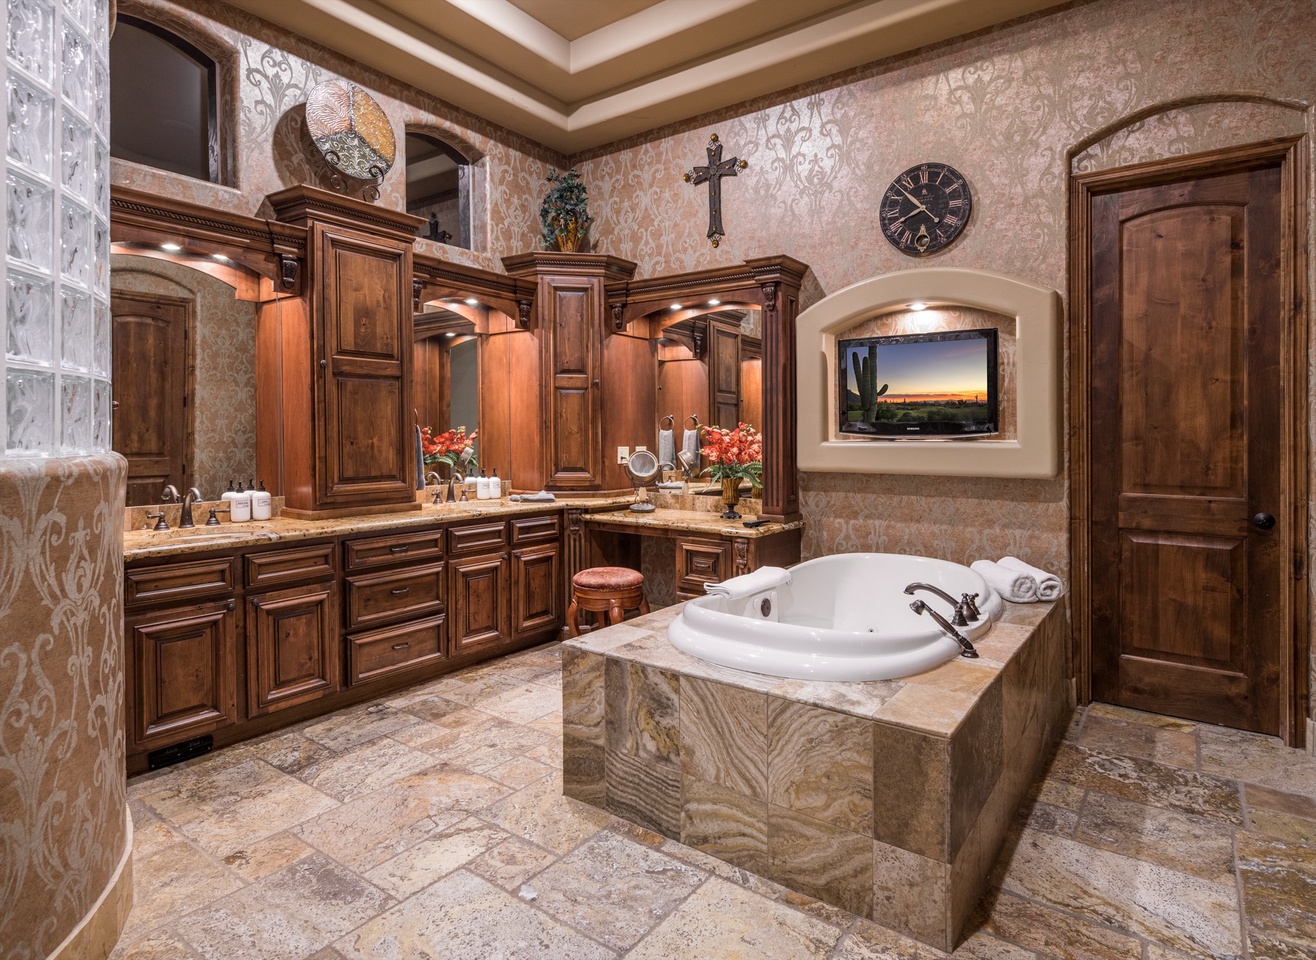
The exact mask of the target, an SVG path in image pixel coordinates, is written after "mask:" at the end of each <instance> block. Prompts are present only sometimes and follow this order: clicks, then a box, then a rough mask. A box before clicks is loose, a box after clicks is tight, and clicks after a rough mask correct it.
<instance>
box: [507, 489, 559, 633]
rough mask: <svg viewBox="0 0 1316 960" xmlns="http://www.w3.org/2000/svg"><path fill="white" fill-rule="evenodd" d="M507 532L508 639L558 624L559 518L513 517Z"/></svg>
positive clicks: (557, 627) (554, 516) (550, 629)
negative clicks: (510, 610) (508, 572)
mask: <svg viewBox="0 0 1316 960" xmlns="http://www.w3.org/2000/svg"><path fill="white" fill-rule="evenodd" d="M508 525H509V528H510V533H511V561H512V566H511V576H512V639H513V640H524V639H526V638H527V637H530V636H534V635H535V634H543V633H544V632H545V631H556V630H557V629H559V628H560V627H561V626H562V620H563V609H562V598H563V595H564V589H563V587H564V583H563V579H562V521H561V518H560V517H559V516H558V515H557V514H553V515H551V516H546V517H516V518H513V519H512V520H511V521H509V524H508Z"/></svg>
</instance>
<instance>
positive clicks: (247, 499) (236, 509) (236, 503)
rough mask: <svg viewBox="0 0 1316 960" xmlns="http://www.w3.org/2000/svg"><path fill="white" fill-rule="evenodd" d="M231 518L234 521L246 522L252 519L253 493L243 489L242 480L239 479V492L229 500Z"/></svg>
mask: <svg viewBox="0 0 1316 960" xmlns="http://www.w3.org/2000/svg"><path fill="white" fill-rule="evenodd" d="M228 510H229V514H228V516H229V519H230V520H232V521H233V522H234V523H244V522H245V521H247V520H250V519H251V494H249V493H247V492H246V491H245V490H243V489H242V481H241V480H239V481H238V490H237V493H235V494H234V495H233V499H232V500H230V501H229V502H228Z"/></svg>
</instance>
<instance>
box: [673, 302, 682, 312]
mask: <svg viewBox="0 0 1316 960" xmlns="http://www.w3.org/2000/svg"><path fill="white" fill-rule="evenodd" d="M672 309H673V310H680V309H681V305H680V304H679V303H674V304H672Z"/></svg>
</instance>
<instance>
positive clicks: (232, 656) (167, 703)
mask: <svg viewBox="0 0 1316 960" xmlns="http://www.w3.org/2000/svg"><path fill="white" fill-rule="evenodd" d="M125 632H126V633H127V635H128V636H127V640H128V645H129V649H130V650H132V657H131V658H130V660H129V669H130V671H131V674H130V676H129V679H128V682H129V697H128V702H129V713H130V716H129V724H130V730H129V737H130V738H131V740H132V742H133V745H134V746H135V747H138V748H141V749H143V750H154V749H156V748H158V747H164V746H168V745H169V744H172V743H179V742H181V741H183V740H186V739H188V738H189V737H195V736H198V735H200V734H203V733H210V732H212V731H214V730H215V729H217V728H219V727H222V726H226V725H227V724H230V723H235V722H236V721H237V718H238V708H237V694H236V689H235V687H236V682H235V679H236V676H237V655H236V637H235V624H234V604H233V601H232V600H220V601H216V602H212V603H204V604H198V605H196V606H190V607H183V608H175V609H172V610H158V611H156V612H154V613H149V614H145V615H142V616H138V617H131V618H129V619H128V620H127V622H126V623H125Z"/></svg>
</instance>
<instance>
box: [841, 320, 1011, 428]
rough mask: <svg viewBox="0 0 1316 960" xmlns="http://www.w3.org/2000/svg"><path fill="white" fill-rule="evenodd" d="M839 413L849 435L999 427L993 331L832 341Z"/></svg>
mask: <svg viewBox="0 0 1316 960" xmlns="http://www.w3.org/2000/svg"><path fill="white" fill-rule="evenodd" d="M836 372H837V381H838V384H837V420H838V427H839V431H840V432H841V433H842V434H845V435H847V436H850V437H856V438H857V437H872V438H875V439H879V438H880V439H893V438H897V437H927V436H942V437H947V436H956V437H965V436H976V435H982V434H990V433H996V432H997V431H998V429H999V427H998V423H997V401H996V331H995V330H946V331H942V332H939V333H915V334H907V335H903V336H895V337H860V338H856V339H852V340H837V341H836Z"/></svg>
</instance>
